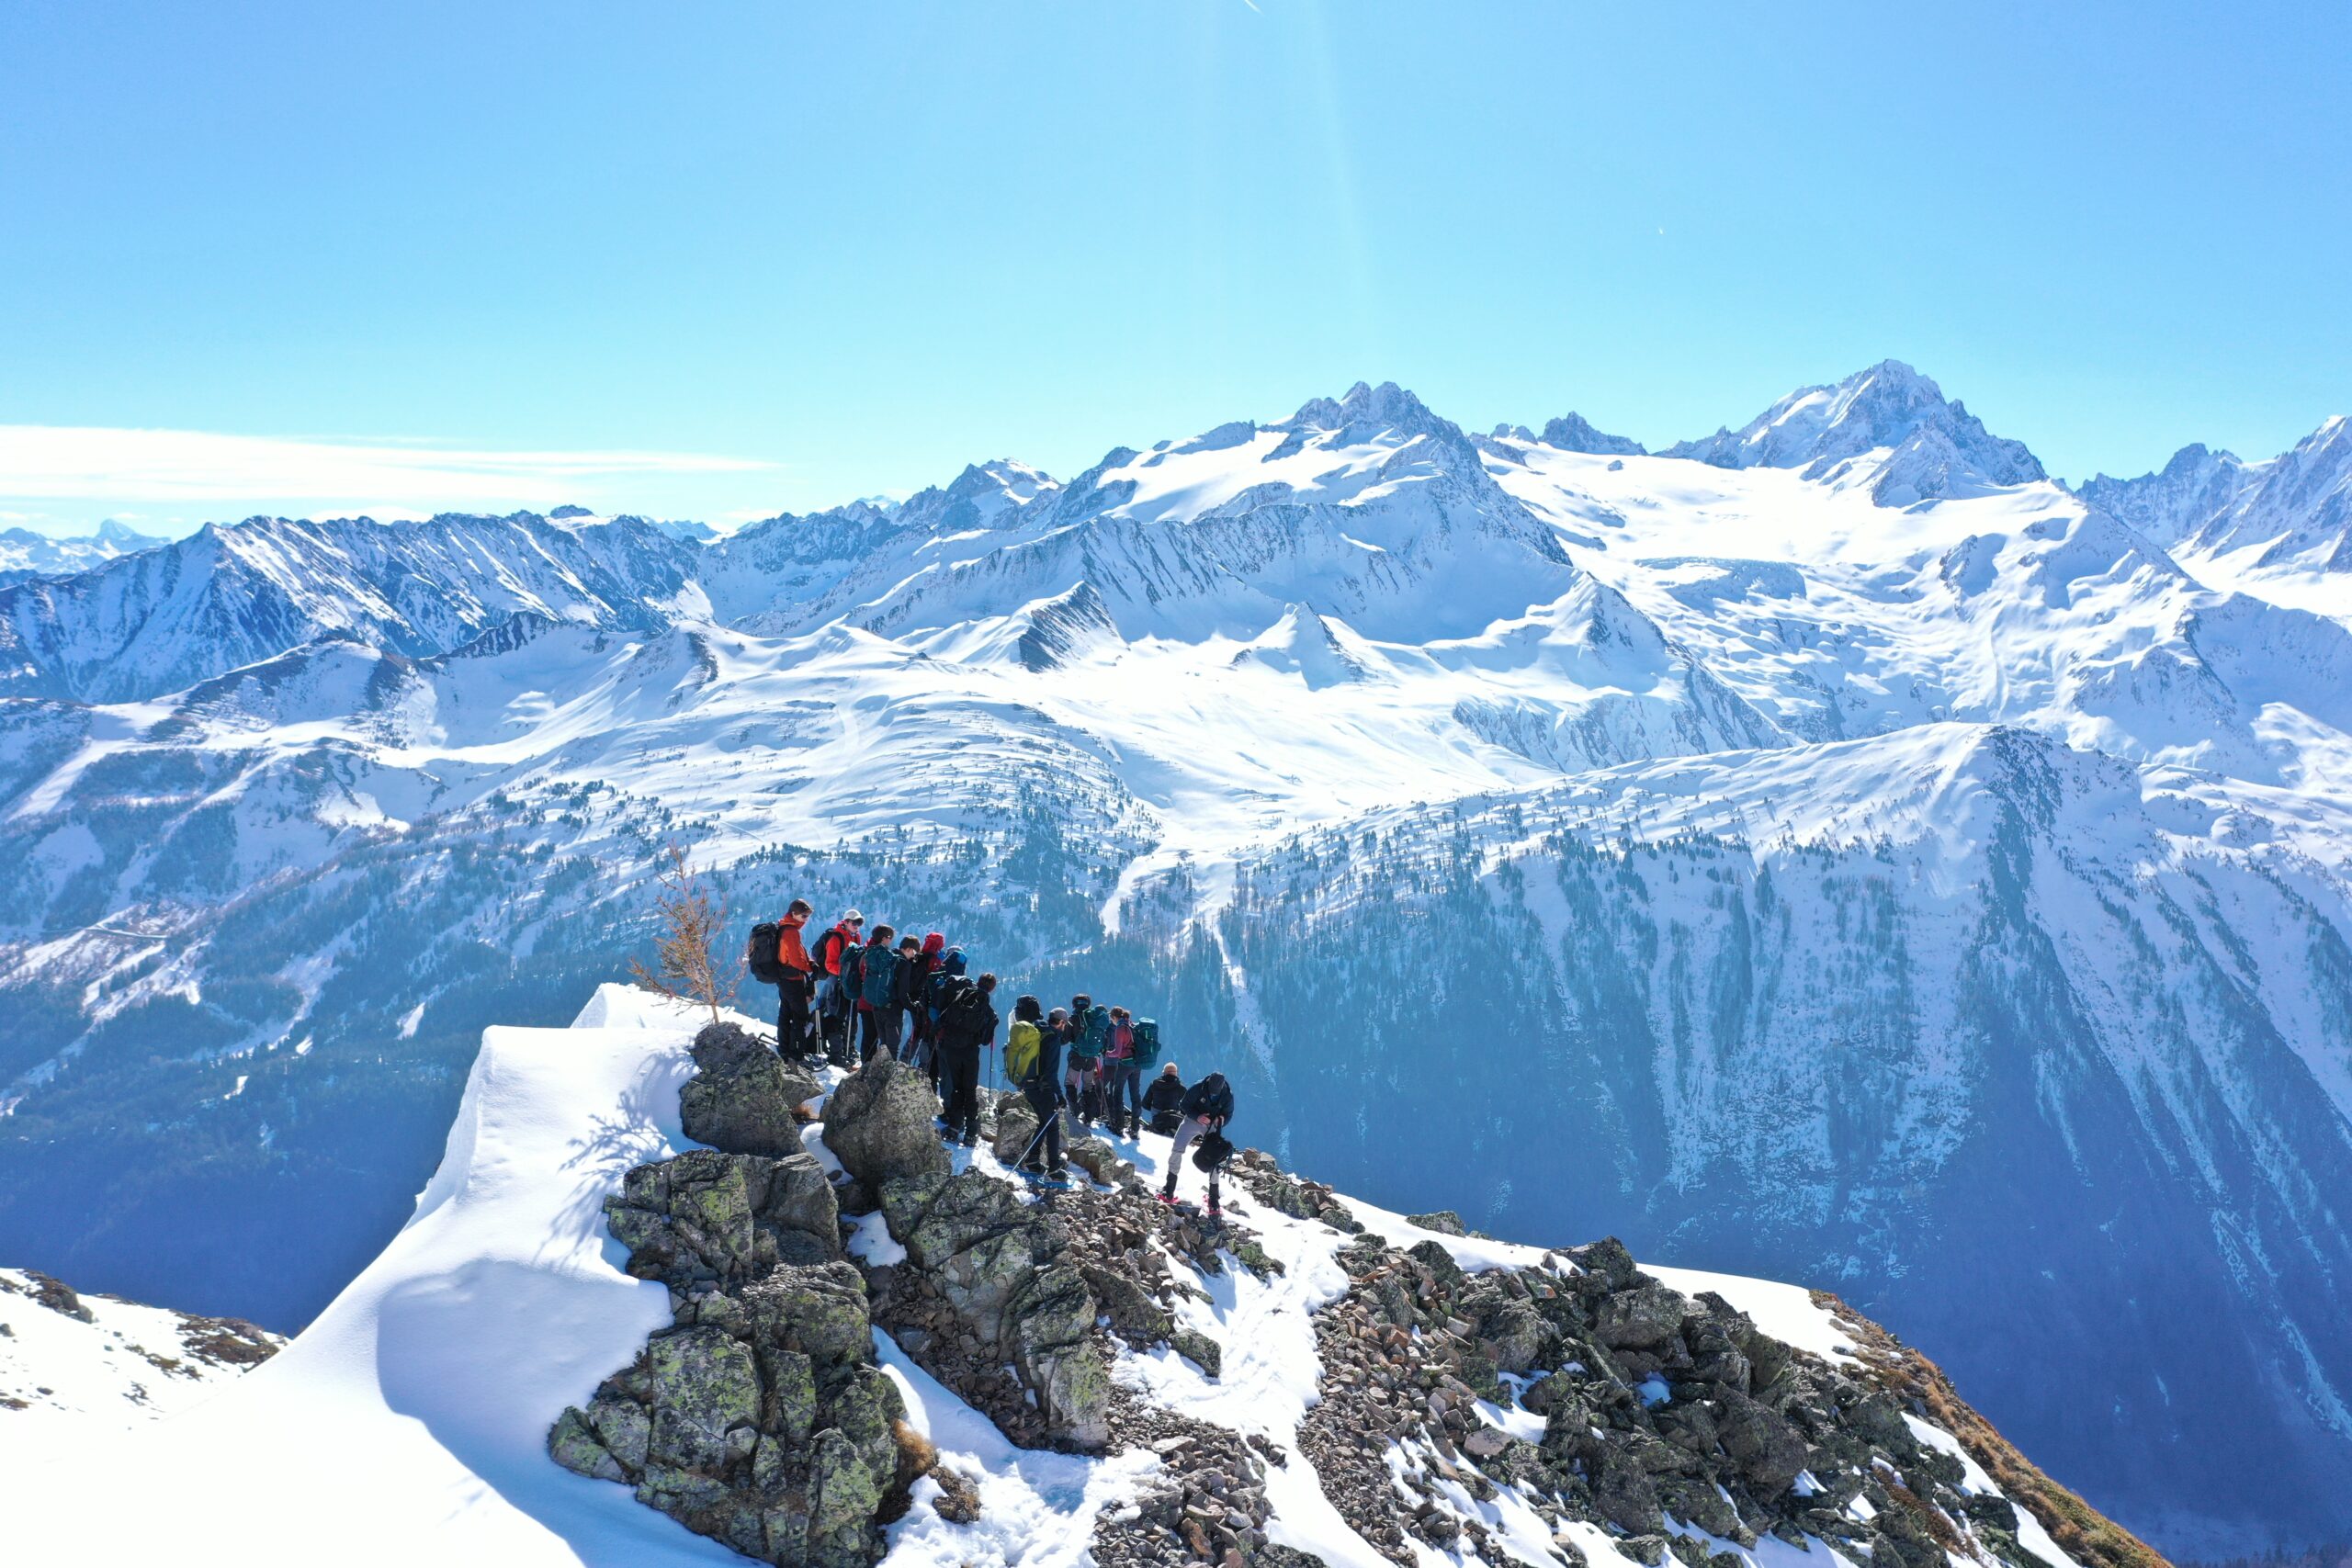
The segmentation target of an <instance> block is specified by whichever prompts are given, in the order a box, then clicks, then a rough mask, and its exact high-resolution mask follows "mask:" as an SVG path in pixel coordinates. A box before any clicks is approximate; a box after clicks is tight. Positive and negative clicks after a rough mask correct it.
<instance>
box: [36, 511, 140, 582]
mask: <svg viewBox="0 0 2352 1568" xmlns="http://www.w3.org/2000/svg"><path fill="white" fill-rule="evenodd" d="M164 542H165V541H164V539H163V538H161V537H159V536H153V535H148V534H141V533H140V532H139V531H138V530H137V529H135V528H132V527H130V526H128V525H125V524H122V523H119V522H117V521H115V520H114V519H113V518H111V517H109V518H107V520H106V521H105V522H103V523H101V524H99V525H97V527H96V529H95V530H93V531H92V532H90V533H88V534H85V535H80V536H74V535H63V536H61V535H56V534H39V533H35V532H34V531H33V530H32V529H30V528H0V587H6V585H7V584H9V583H11V582H22V581H25V580H26V579H27V578H30V577H62V576H65V575H68V574H70V573H73V572H77V571H83V570H87V569H89V568H90V567H93V566H96V565H97V564H99V563H100V562H102V561H109V560H112V559H114V558H115V557H117V556H126V555H133V554H136V553H137V552H139V551H141V550H151V549H153V548H154V547H156V546H158V545H161V544H164Z"/></svg>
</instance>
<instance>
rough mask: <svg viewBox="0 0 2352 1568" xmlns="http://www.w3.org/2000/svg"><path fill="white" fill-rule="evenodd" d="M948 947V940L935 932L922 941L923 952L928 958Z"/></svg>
mask: <svg viewBox="0 0 2352 1568" xmlns="http://www.w3.org/2000/svg"><path fill="white" fill-rule="evenodd" d="M946 945H947V939H946V938H945V937H944V936H942V935H940V934H939V933H938V932H937V931H933V932H932V933H931V934H930V935H929V936H927V937H925V938H923V939H922V951H923V953H924V955H925V956H926V957H928V956H930V955H932V954H933V953H937V952H938V951H939V950H940V949H941V948H943V947H945V946H946Z"/></svg>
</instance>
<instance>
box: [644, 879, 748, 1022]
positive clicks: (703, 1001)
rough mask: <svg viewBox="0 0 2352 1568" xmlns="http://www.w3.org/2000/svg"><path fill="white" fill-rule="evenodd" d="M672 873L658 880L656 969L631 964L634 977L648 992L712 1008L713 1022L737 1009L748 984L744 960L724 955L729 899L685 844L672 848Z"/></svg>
mask: <svg viewBox="0 0 2352 1568" xmlns="http://www.w3.org/2000/svg"><path fill="white" fill-rule="evenodd" d="M663 858H664V859H665V860H667V861H668V863H669V864H668V867H667V869H665V870H663V871H662V873H661V874H658V875H657V876H656V877H655V878H654V886H655V888H656V889H657V891H656V892H655V894H654V896H653V916H654V924H655V930H654V935H653V956H654V967H652V968H650V969H649V968H647V967H646V966H645V964H644V963H643V962H642V961H641V960H639V959H635V958H632V959H630V960H629V963H628V968H629V973H630V974H631V975H632V976H635V977H636V979H637V983H638V984H639V985H640V986H642V987H645V988H646V989H647V990H649V991H658V992H660V993H661V994H662V995H663V996H665V997H670V998H674V999H675V1000H678V1001H682V1002H690V1003H692V1004H694V1005H695V1006H696V1007H705V1008H708V1009H709V1010H710V1021H711V1022H713V1023H717V1022H718V1014H719V1010H721V1009H723V1008H729V1007H732V1006H733V1005H734V1003H735V993H736V991H737V990H738V989H740V988H741V986H742V984H743V959H742V957H741V954H738V955H737V956H736V957H735V958H734V959H732V960H729V959H724V958H721V957H720V956H719V951H720V948H719V944H720V943H721V942H723V941H724V939H725V936H726V932H727V900H726V899H724V898H721V897H718V896H717V895H716V894H714V893H713V892H712V890H711V886H710V883H709V882H708V880H707V878H705V877H704V875H703V874H702V873H700V872H698V871H696V870H695V868H694V865H693V863H692V862H690V861H689V860H688V859H687V858H686V848H685V846H684V844H672V845H671V846H670V847H669V849H668V850H667V851H666V852H665V853H664V856H663Z"/></svg>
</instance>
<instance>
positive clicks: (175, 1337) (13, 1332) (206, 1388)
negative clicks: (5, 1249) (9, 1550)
mask: <svg viewBox="0 0 2352 1568" xmlns="http://www.w3.org/2000/svg"><path fill="white" fill-rule="evenodd" d="M285 1343H286V1341H285V1340H284V1339H283V1338H281V1337H278V1336H277V1335H275V1334H271V1333H268V1332H267V1331H266V1330H264V1329H259V1328H256V1327H254V1325H252V1324H249V1323H241V1322H239V1321H237V1320H235V1319H233V1318H218V1317H197V1316H194V1315H192V1314H188V1313H184V1312H171V1311H168V1310H166V1309H164V1308H162V1307H151V1306H141V1304H140V1303H137V1302H126V1301H122V1300H120V1299H119V1298H117V1297H114V1296H100V1295H84V1294H82V1293H81V1292H78V1291H75V1290H74V1288H73V1287H72V1286H70V1285H68V1284H66V1283H64V1282H63V1281H62V1280H54V1279H51V1277H50V1276H48V1275H46V1274H40V1273H28V1272H27V1271H25V1270H23V1269H0V1475H6V1476H9V1477H11V1478H12V1481H11V1484H12V1485H21V1484H22V1483H23V1480H24V1475H25V1472H26V1471H27V1470H28V1468H29V1467H31V1466H32V1465H34V1464H35V1463H46V1462H66V1463H74V1464H103V1463H104V1462H105V1461H104V1460H103V1459H101V1458H98V1457H96V1456H98V1455H101V1454H103V1453H104V1452H105V1451H106V1446H107V1444H108V1443H109V1442H112V1441H115V1440H119V1438H120V1437H121V1435H122V1434H124V1433H127V1432H131V1431H135V1430H137V1429H138V1428H140V1427H144V1426H146V1425H147V1424H148V1423H149V1422H152V1421H153V1420H156V1419H157V1418H159V1417H161V1416H173V1415H176V1414H178V1413H180V1412H182V1411H184V1410H187V1409H189V1408H191V1407H192V1406H194V1405H197V1404H201V1403H202V1402H203V1401H204V1400H206V1399H208V1398H210V1397H211V1396H212V1395H214V1394H216V1393H219V1392H220V1388H221V1386H222V1385H223V1384H224V1383H227V1382H231V1381H232V1380H233V1379H235V1378H237V1377H239V1376H241V1375H243V1373H245V1372H247V1371H251V1370H252V1369H253V1368H254V1367H256V1366H259V1365H260V1364H261V1363H262V1362H264V1361H266V1360H267V1359H269V1358H270V1357H271V1356H273V1355H275V1354H276V1353H277V1350H278V1349H279V1348H282V1347H283V1346H284V1345H285Z"/></svg>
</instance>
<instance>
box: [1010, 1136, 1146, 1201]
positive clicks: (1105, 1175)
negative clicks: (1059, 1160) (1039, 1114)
mask: <svg viewBox="0 0 2352 1568" xmlns="http://www.w3.org/2000/svg"><path fill="white" fill-rule="evenodd" d="M1030 1131H1031V1132H1033V1133H1034V1132H1035V1131H1036V1125H1035V1122H1032V1123H1031V1125H1030ZM1062 1152H1063V1155H1064V1156H1065V1157H1066V1158H1067V1159H1068V1160H1069V1163H1070V1164H1072V1165H1074V1166H1076V1167H1078V1168H1079V1169H1080V1170H1082V1171H1084V1172H1086V1174H1087V1175H1089V1176H1091V1177H1092V1178H1093V1179H1095V1180H1097V1181H1099V1182H1101V1183H1102V1184H1103V1186H1105V1187H1133V1186H1135V1185H1136V1168H1135V1167H1134V1166H1132V1165H1130V1164H1128V1163H1127V1162H1126V1161H1125V1160H1124V1159H1121V1158H1120V1157H1119V1151H1118V1150H1116V1149H1114V1148H1113V1147H1112V1146H1111V1145H1109V1144H1108V1143H1105V1142H1104V1141H1103V1139H1101V1138H1080V1139H1078V1140H1076V1141H1075V1142H1073V1143H1071V1144H1069V1145H1067V1146H1066V1147H1065V1148H1064V1149H1063V1151H1062Z"/></svg>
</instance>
